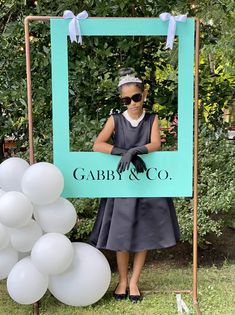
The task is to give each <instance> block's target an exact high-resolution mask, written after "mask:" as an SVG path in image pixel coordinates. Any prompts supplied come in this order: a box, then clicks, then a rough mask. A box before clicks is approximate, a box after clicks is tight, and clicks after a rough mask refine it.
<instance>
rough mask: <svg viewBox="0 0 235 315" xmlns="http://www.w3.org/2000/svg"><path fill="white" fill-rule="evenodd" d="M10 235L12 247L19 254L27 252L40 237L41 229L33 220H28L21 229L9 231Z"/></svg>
mask: <svg viewBox="0 0 235 315" xmlns="http://www.w3.org/2000/svg"><path fill="white" fill-rule="evenodd" d="M10 235H11V236H10V238H11V245H12V247H14V248H15V249H16V250H18V251H19V252H29V251H31V249H32V248H33V245H34V244H35V243H36V241H37V240H38V239H39V238H40V237H41V236H42V229H41V227H40V226H39V224H38V223H37V222H36V221H35V220H33V219H30V221H29V223H27V224H26V225H25V226H23V227H22V228H20V229H11V232H10Z"/></svg>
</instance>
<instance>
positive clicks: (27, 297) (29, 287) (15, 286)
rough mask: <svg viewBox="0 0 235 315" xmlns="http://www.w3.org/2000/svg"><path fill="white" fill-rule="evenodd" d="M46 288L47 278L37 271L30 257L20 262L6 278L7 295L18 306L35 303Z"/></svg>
mask: <svg viewBox="0 0 235 315" xmlns="http://www.w3.org/2000/svg"><path fill="white" fill-rule="evenodd" d="M47 287H48V276H46V275H43V274H42V273H40V272H39V271H38V269H37V268H36V267H35V266H34V264H33V263H32V261H31V259H30V257H26V258H23V259H22V260H20V261H19V262H18V263H17V264H16V265H15V266H14V267H13V268H12V270H11V272H10V274H9V276H8V278H7V290H8V293H9V294H10V296H11V298H12V299H13V300H15V301H16V302H17V303H20V304H32V303H35V302H37V301H38V300H40V299H41V298H42V296H43V295H44V294H45V292H46V290H47Z"/></svg>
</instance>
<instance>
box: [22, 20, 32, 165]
mask: <svg viewBox="0 0 235 315" xmlns="http://www.w3.org/2000/svg"><path fill="white" fill-rule="evenodd" d="M24 28H25V54H26V77H27V101H28V126H29V162H30V164H33V163H34V151H33V113H32V84H31V66H30V41H29V21H28V19H27V18H25V20H24Z"/></svg>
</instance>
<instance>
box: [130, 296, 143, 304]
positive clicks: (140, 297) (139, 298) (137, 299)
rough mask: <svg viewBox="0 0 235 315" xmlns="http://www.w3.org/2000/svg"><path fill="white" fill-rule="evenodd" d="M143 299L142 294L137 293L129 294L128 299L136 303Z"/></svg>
mask: <svg viewBox="0 0 235 315" xmlns="http://www.w3.org/2000/svg"><path fill="white" fill-rule="evenodd" d="M142 299H143V297H142V295H141V294H139V295H129V300H130V301H131V302H132V303H138V302H141V301H142Z"/></svg>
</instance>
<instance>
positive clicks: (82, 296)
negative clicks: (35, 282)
mask: <svg viewBox="0 0 235 315" xmlns="http://www.w3.org/2000/svg"><path fill="white" fill-rule="evenodd" d="M72 244H73V247H74V259H73V262H72V264H71V266H70V267H69V268H68V269H67V270H66V271H65V272H64V273H62V274H59V275H56V276H51V277H50V278H49V290H50V292H51V293H52V294H53V295H54V296H55V297H56V298H57V299H58V300H59V301H61V302H63V303H65V304H67V305H72V306H87V305H90V304H93V303H95V302H97V301H98V300H99V299H101V298H102V296H103V295H104V294H105V292H106V291H107V289H108V287H109V284H110V281H111V270H110V267H109V263H108V261H107V259H106V258H105V256H104V255H103V254H102V253H101V252H100V251H99V250H98V249H96V248H95V247H92V246H91V245H88V244H85V243H80V242H76V243H72Z"/></svg>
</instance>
